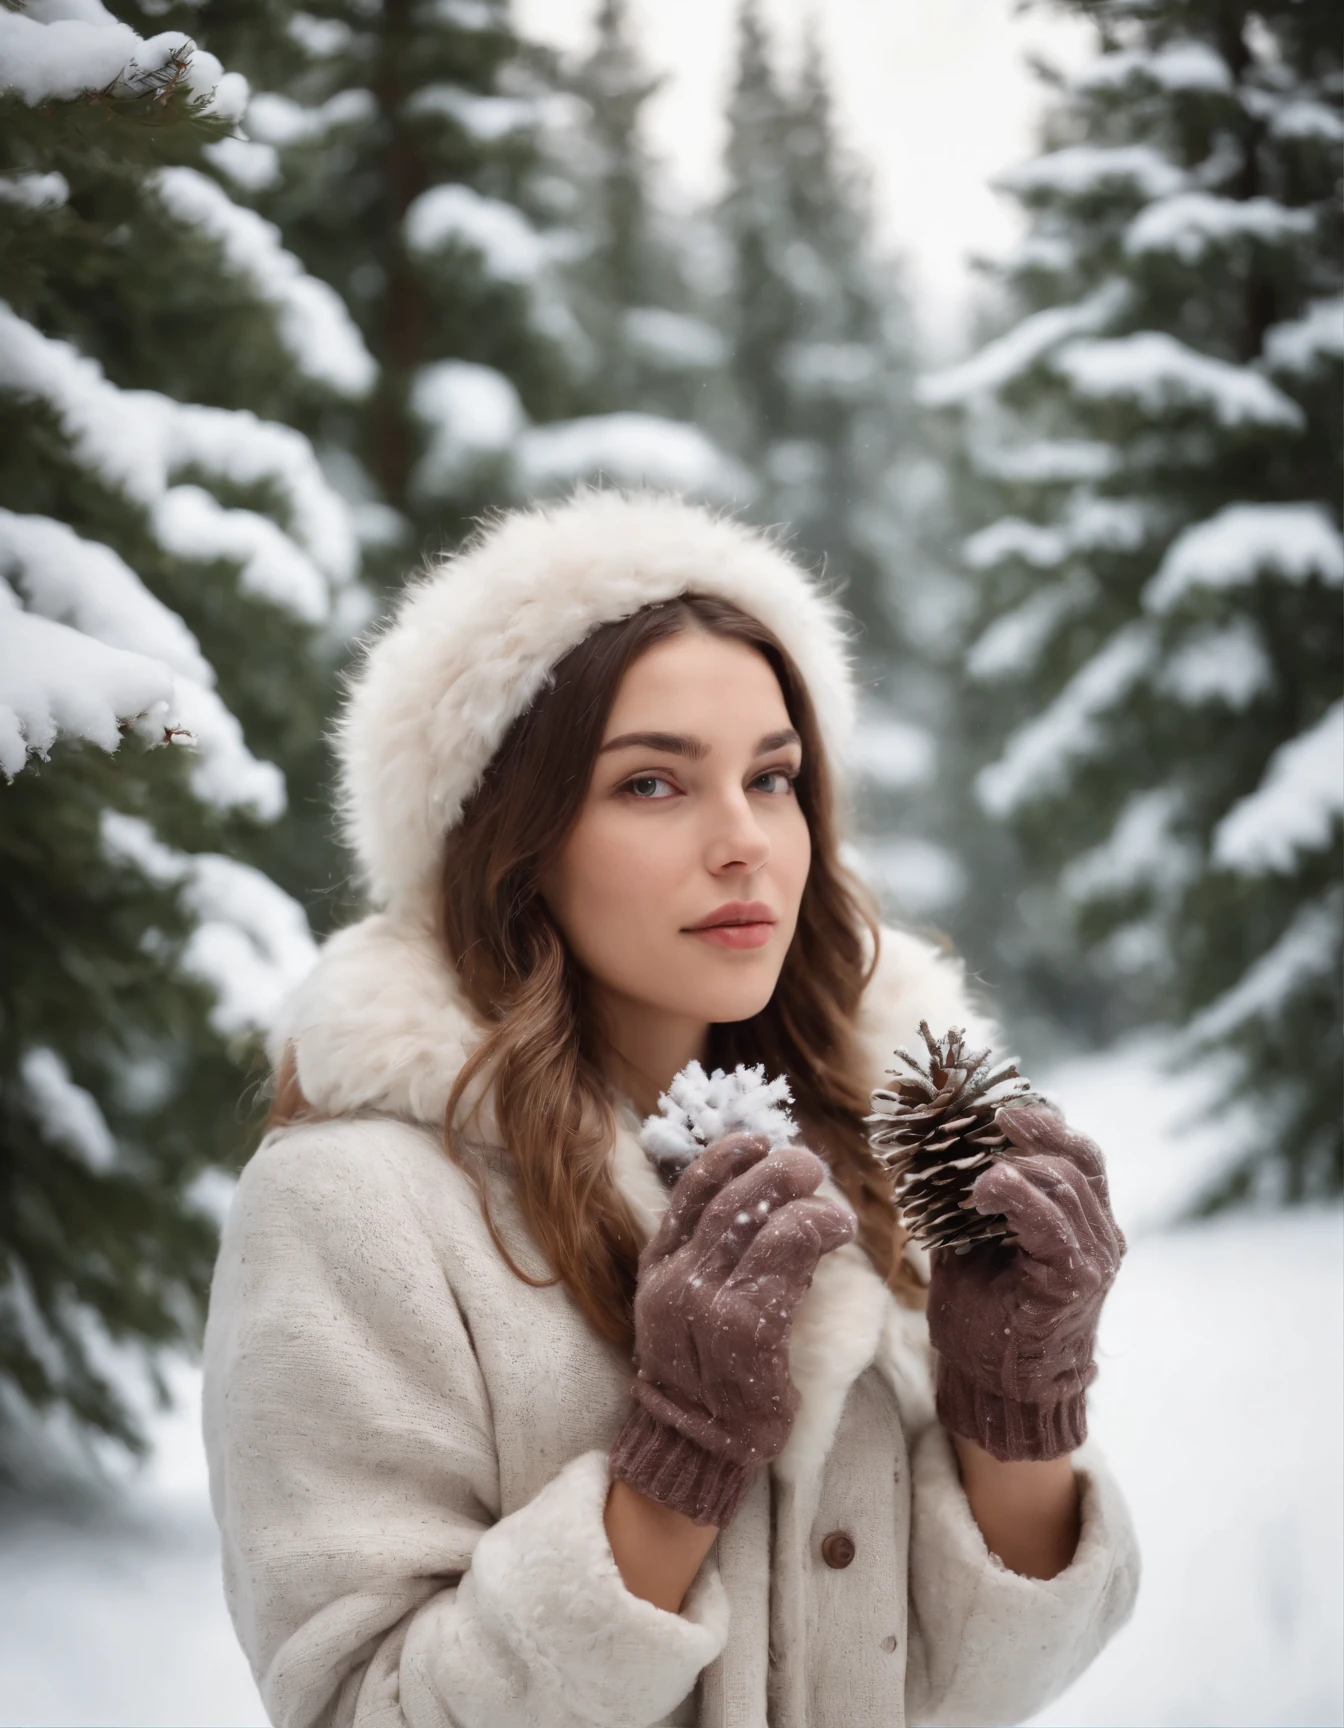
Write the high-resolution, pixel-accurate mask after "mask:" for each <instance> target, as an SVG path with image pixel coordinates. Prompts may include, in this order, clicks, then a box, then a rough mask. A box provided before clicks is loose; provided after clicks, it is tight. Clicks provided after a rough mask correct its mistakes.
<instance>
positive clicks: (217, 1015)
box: [100, 810, 317, 1038]
mask: <svg viewBox="0 0 1344 1728" xmlns="http://www.w3.org/2000/svg"><path fill="white" fill-rule="evenodd" d="M100 814H101V824H102V844H103V851H104V854H105V855H106V857H107V858H108V859H109V861H111V862H112V863H115V864H122V865H128V866H130V867H131V868H133V869H135V870H138V871H139V872H140V874H141V875H143V876H144V877H145V878H146V879H147V880H149V881H151V882H154V883H156V884H158V885H159V886H161V887H177V888H178V890H179V895H180V898H181V901H182V904H183V905H184V906H185V907H186V909H187V910H188V911H189V912H190V913H192V915H193V916H194V917H195V919H196V921H197V922H196V926H195V928H194V929H193V930H192V932H191V935H190V936H189V937H188V938H187V941H186V944H185V946H184V948H183V951H182V959H181V965H182V970H183V971H184V972H185V973H186V974H187V975H188V976H189V977H193V978H195V979H197V980H198V981H199V982H200V983H202V984H204V985H206V986H207V987H208V988H209V989H210V990H211V991H212V992H213V993H214V996H215V1004H214V1007H213V1008H212V1009H211V1011H210V1024H211V1025H212V1026H213V1027H214V1029H215V1031H216V1032H218V1033H220V1035H221V1036H223V1037H226V1038H240V1037H245V1036H247V1035H249V1034H252V1033H257V1032H261V1033H264V1032H267V1031H268V1030H269V1029H270V1027H271V1024H272V1022H273V1020H274V1018H275V1015H276V1012H277V1010H278V1009H279V1007H280V1004H281V1003H282V1002H283V1000H284V998H285V996H286V995H287V994H288V992H289V991H290V990H291V989H292V988H293V986H294V985H295V984H296V983H297V982H298V981H299V979H300V978H302V977H303V976H304V974H305V973H306V972H307V971H308V969H309V968H310V967H311V965H312V963H313V960H314V959H315V958H316V955H317V946H316V944H315V943H314V941H313V938H312V934H311V932H310V931H309V928H308V920H307V918H306V917H305V915H304V911H303V908H302V907H301V906H300V905H299V904H298V902H297V901H295V900H292V899H291V898H290V897H289V895H288V894H286V893H285V892H284V890H283V889H282V888H278V887H277V886H276V884H275V883H274V882H272V881H271V879H270V877H269V876H265V875H263V874H262V872H261V871H260V870H254V869H253V868H252V866H251V865H249V864H241V863H239V861H238V860H237V859H236V858H227V857H225V856H223V855H222V854H221V853H214V852H195V853H192V852H179V851H176V850H174V849H173V848H172V847H169V846H165V845H164V843H163V842H162V841H161V840H160V839H159V838H158V836H157V835H156V834H155V833H154V830H153V829H152V828H151V827H150V825H149V824H148V823H147V822H143V821H141V820H140V818H139V817H136V816H126V815H123V814H122V813H121V812H120V811H116V810H103V811H102V812H101V813H100Z"/></svg>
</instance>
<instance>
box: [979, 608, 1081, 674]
mask: <svg viewBox="0 0 1344 1728" xmlns="http://www.w3.org/2000/svg"><path fill="white" fill-rule="evenodd" d="M1084 598H1085V591H1084V590H1083V588H1082V587H1081V586H1080V585H1077V584H1073V583H1057V584H1054V585H1052V586H1050V587H1037V588H1035V589H1033V590H1032V592H1031V594H1030V595H1029V596H1028V597H1027V599H1025V600H1024V601H1023V602H1022V604H1021V605H1020V606H1015V607H1014V608H1013V610H1012V611H1011V612H1005V613H1004V614H1003V615H1002V616H1001V617H999V618H996V619H995V620H994V622H993V623H992V624H991V625H989V627H988V628H987V629H986V630H985V631H984V633H983V634H982V635H981V636H980V637H979V638H978V639H977V640H976V641H975V642H973V643H972V644H971V647H970V650H969V652H968V653H967V656H966V670H967V672H969V673H970V675H971V677H972V678H975V679H978V680H980V681H981V682H986V683H987V682H990V681H991V680H993V679H996V678H1009V677H1013V678H1020V677H1023V676H1025V675H1026V674H1027V673H1028V672H1030V671H1032V670H1033V669H1034V667H1035V666H1036V665H1037V664H1038V663H1039V661H1040V657H1041V654H1042V651H1043V650H1044V648H1045V645H1046V643H1047V642H1049V640H1050V638H1051V637H1052V636H1053V635H1054V633H1055V629H1056V626H1057V625H1059V624H1061V623H1062V622H1063V620H1064V619H1065V618H1067V617H1068V616H1069V614H1070V613H1071V612H1073V611H1076V610H1077V608H1078V606H1079V604H1080V603H1081V602H1082V600H1083V599H1084Z"/></svg>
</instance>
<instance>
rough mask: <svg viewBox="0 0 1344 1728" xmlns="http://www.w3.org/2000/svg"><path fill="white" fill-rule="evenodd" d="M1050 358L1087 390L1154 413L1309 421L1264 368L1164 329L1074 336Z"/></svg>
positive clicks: (1294, 423) (1255, 422)
mask: <svg viewBox="0 0 1344 1728" xmlns="http://www.w3.org/2000/svg"><path fill="white" fill-rule="evenodd" d="M1051 364H1052V365H1053V366H1054V367H1055V369H1056V370H1057V371H1059V372H1061V373H1062V374H1063V375H1064V376H1065V377H1066V378H1067V379H1068V380H1069V382H1070V383H1071V384H1072V385H1073V388H1074V389H1075V390H1076V391H1077V392H1078V394H1079V395H1080V396H1085V397H1091V398H1093V399H1094V400H1107V399H1109V400H1119V401H1125V400H1128V401H1131V402H1133V403H1135V404H1136V405H1137V406H1138V407H1140V408H1142V409H1143V410H1144V411H1145V412H1147V413H1150V414H1160V413H1163V412H1166V411H1168V410H1171V409H1177V408H1199V409H1203V410H1204V411H1205V412H1207V413H1209V414H1211V415H1212V416H1213V418H1214V419H1215V420H1216V421H1217V422H1218V423H1219V425H1221V426H1242V425H1252V426H1287V427H1291V428H1293V429H1294V430H1298V429H1299V428H1301V427H1302V426H1303V425H1304V424H1305V419H1304V416H1303V413H1302V410H1301V409H1300V408H1299V407H1298V405H1297V403H1296V402H1293V401H1292V400H1290V398H1289V397H1287V396H1285V395H1284V394H1283V392H1282V391H1281V390H1277V389H1275V387H1274V385H1272V384H1271V383H1270V382H1269V380H1268V379H1267V378H1264V377H1262V376H1261V375H1260V374H1259V373H1258V372H1252V371H1250V370H1249V369H1248V368H1247V367H1245V366H1233V365H1231V364H1229V363H1228V362H1227V361H1226V360H1214V359H1212V358H1210V357H1209V356H1208V355H1207V354H1200V353H1197V352H1196V351H1195V349H1193V348H1188V347H1186V345H1185V344H1184V343H1183V342H1178V341H1177V340H1176V338H1175V337H1174V336H1169V335H1167V333H1166V332H1165V331H1163V330H1141V331H1138V332H1136V333H1135V334H1134V335H1132V336H1119V337H1114V338H1112V339H1110V340H1103V341H1091V342H1088V341H1076V342H1072V343H1070V344H1069V345H1068V346H1067V347H1066V348H1063V349H1061V350H1060V351H1059V352H1058V353H1056V354H1054V355H1053V356H1052V358H1051Z"/></svg>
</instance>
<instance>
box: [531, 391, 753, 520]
mask: <svg viewBox="0 0 1344 1728" xmlns="http://www.w3.org/2000/svg"><path fill="white" fill-rule="evenodd" d="M516 465H517V474H518V482H519V485H520V486H521V487H522V488H523V490H524V491H525V492H529V493H531V492H543V491H545V492H549V491H556V490H560V489H564V488H568V487H569V486H571V485H572V484H573V483H574V482H575V481H577V480H582V479H586V478H592V477H596V476H598V475H603V476H605V477H606V478H608V479H610V480H614V481H615V482H616V483H617V484H618V485H622V486H641V485H648V486H653V487H659V488H662V489H664V490H667V491H676V492H687V493H690V494H693V495H694V496H696V497H700V498H707V499H712V500H716V501H723V502H725V503H728V502H734V501H736V502H739V503H743V502H745V501H746V500H748V499H749V498H750V497H751V495H752V492H753V490H754V486H753V483H752V480H751V476H750V475H749V474H747V473H746V471H745V470H744V469H742V468H740V467H739V466H738V465H737V463H735V462H734V461H732V459H731V458H730V457H728V456H726V455H725V454H724V453H723V451H722V450H720V449H719V448H718V446H717V445H715V444H713V443H711V442H710V440H709V439H708V438H707V437H706V436H705V434H704V433H703V432H702V431H701V430H700V428H699V427H698V426H691V425H689V424H687V423H686V422H685V421H682V420H665V419H663V418H662V417H661V416H659V415H657V414H633V413H631V414H594V415H591V416H589V417H587V418H586V419H581V420H561V421H557V422H556V423H555V424H553V425H550V426H537V427H534V428H533V429H532V430H530V431H527V432H524V433H523V435H522V437H521V438H520V439H519V441H518V447H517V456H516Z"/></svg>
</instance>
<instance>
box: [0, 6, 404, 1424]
mask: <svg viewBox="0 0 1344 1728" xmlns="http://www.w3.org/2000/svg"><path fill="white" fill-rule="evenodd" d="M146 10H147V11H150V10H151V9H149V8H147V9H146ZM153 11H155V12H156V11H157V8H154V9H153ZM69 12H70V14H71V16H72V18H73V19H74V21H75V22H77V23H78V25H79V28H78V30H75V31H66V30H63V29H61V28H60V26H61V25H62V24H63V23H64V22H65V19H63V18H62V15H61V7H60V6H59V5H58V4H55V3H48V4H44V6H43V7H42V9H41V16H40V18H39V17H29V16H25V15H24V14H23V13H22V12H13V11H5V12H3V13H0V88H2V89H3V95H0V120H2V121H3V124H2V125H0V258H3V260H4V264H3V270H4V286H3V292H4V295H5V297H6V298H5V300H4V302H3V303H0V608H3V621H2V623H0V768H3V771H4V773H5V775H6V777H7V779H8V781H9V784H8V786H7V787H4V788H0V804H3V809H4V820H3V823H2V824H0V835H2V836H3V838H2V839H0V932H3V935H2V936H0V1185H2V1186H3V1200H2V1201H0V1397H2V1398H3V1401H4V1405H5V1408H6V1411H7V1412H8V1414H9V1415H10V1416H16V1415H17V1414H18V1413H19V1412H21V1411H22V1410H23V1409H24V1408H25V1407H26V1408H28V1409H30V1410H31V1409H33V1408H36V1409H43V1410H48V1411H59V1412H63V1413H64V1414H65V1415H66V1416H68V1417H70V1418H72V1419H73V1422H74V1425H75V1426H76V1428H81V1427H84V1428H90V1429H93V1430H97V1431H101V1432H102V1433H105V1434H107V1435H111V1436H114V1437H116V1438H117V1439H119V1440H121V1441H123V1442H124V1443H126V1444H128V1445H130V1446H132V1447H135V1446H137V1445H138V1444H139V1442H140V1434H139V1427H138V1419H137V1410H136V1408H135V1405H136V1399H135V1397H134V1396H133V1395H132V1394H131V1393H130V1392H129V1391H128V1386H127V1380H126V1374H127V1368H128V1364H131V1363H134V1362H135V1361H137V1360H138V1359H140V1357H141V1355H142V1354H143V1353H144V1352H146V1351H148V1359H149V1361H150V1363H151V1372H152V1373H153V1374H157V1370H155V1369H153V1367H152V1364H153V1361H154V1353H155V1352H156V1351H158V1350H159V1349H161V1348H163V1347H169V1346H178V1345H181V1344H184V1343H186V1344H189V1343H190V1342H192V1341H193V1340H194V1338H195V1335H196V1332H197V1328H198V1326H199V1323H200V1319H201V1314H202V1310H203V1301H204V1296H205V1291H206V1286H207V1283H208V1278H209V1273H210V1269H211V1265H212V1263H213V1257H214V1249H215V1240H216V1235H215V1232H216V1220H215V1210H216V1208H215V1207H214V1206H213V1205H212V1199H217V1198H218V1197H219V1194H220V1183H221V1182H222V1181H224V1180H225V1177H224V1173H225V1172H228V1171H229V1170H231V1169H233V1168H236V1167H237V1165H238V1163H239V1161H240V1159H241V1157H242V1155H243V1153H244V1150H245V1146H246V1132H245V1128H244V1124H243V1122H242V1121H241V1120H240V1114H246V1112H245V1111H243V1112H241V1113H240V1106H239V1093H240V1091H241V1089H242V1086H243V1081H244V1074H245V1068H246V1066H247V1065H248V1063H249V1061H250V1059H251V1058H252V1056H253V1055H254V1054H255V1053H256V1045H257V1038H258V1034H259V1033H260V1032H261V1031H263V1030H264V1028H265V1026H266V1024H267V1021H268V1019H269V1016H270V1013H271V1010H272V1009H273V1007H274V1005H275V1001H276V998H277V996H278V994H279V992H280V991H281V990H282V989H284V988H285V987H286V986H287V984H288V982H289V981H290V980H292V978H293V977H294V976H295V974H296V973H298V972H299V971H301V970H302V969H303V968H304V967H305V966H306V964H307V963H308V960H309V958H310V957H311V953H312V939H311V937H310V935H309V932H308V925H307V921H306V919H305V916H304V913H303V911H302V909H301V908H300V906H299V905H297V904H296V903H295V901H294V900H293V899H291V898H290V895H289V894H288V893H286V892H285V887H289V888H291V889H296V890H297V889H298V888H299V887H300V886H305V887H307V886H310V885H312V884H314V883H319V882H320V881H321V880H322V878H323V874H324V873H325V872H326V871H328V870H329V869H330V865H329V864H328V863H327V862H326V860H327V859H328V858H329V855H330V854H329V851H328V844H329V843H328V840H327V837H326V834H325V820H324V819H323V818H322V817H320V816H319V815H318V814H317V813H316V806H315V804H314V801H313V797H312V793H311V791H309V790H308V788H310V786H311V784H312V781H313V778H314V768H313V764H314V763H315V762H316V761H317V759H318V752H319V731H320V726H321V723H322V720H323V718H324V716H325V714H326V711H327V709H328V707H329V703H330V697H331V685H332V682H333V666H334V663H335V659H336V656H337V654H338V652H339V647H340V643H341V640H342V638H343V636H344V634H345V632H346V630H347V629H348V627H349V625H350V624H351V623H354V622H357V621H362V617H363V610H362V603H361V591H360V589H359V586H358V583H357V581H356V577H357V561H356V548H355V543H354V539H353V535H352V533H351V530H350V525H349V521H348V517H347V514H346V511H345V509H344V506H343V504H342V502H341V499H340V498H339V497H338V496H337V495H336V494H335V493H334V492H333V491H332V489H331V488H330V487H329V486H328V485H327V484H326V482H325V481H324V479H323V477H322V474H321V471H320V469H319V467H318V464H317V462H316V459H315V457H314V454H313V451H312V448H311V446H310V444H309V443H308V442H307V440H306V439H305V438H304V437H303V436H302V435H301V434H300V433H299V432H298V431H296V430H295V429H294V428H293V426H291V425H288V424H284V423H282V421H283V420H284V419H285V418H292V417H295V416H297V415H298V414H299V413H300V412H301V411H304V405H305V404H309V405H310V406H312V405H316V404H318V403H320V402H322V401H324V400H328V399H331V398H332V396H333V393H334V391H335V390H344V391H350V392H358V391H359V390H363V389H367V387H368V385H369V384H370V383H371V381H372V363H371V361H370V359H369V357H368V355H367V353H366V351H365V350H364V347H363V344H362V342H361V341H360V339H359V337H358V335H357V333H356V331H355V330H354V327H353V325H352V324H351V323H350V321H349V319H348V317H347V316H346V314H345V312H344V309H343V308H342V307H341V305H340V303H339V301H338V300H337V299H336V297H335V295H334V294H332V292H331V291H330V290H329V289H327V288H325V287H324V285H323V284H320V283H317V282H315V281H313V280H312V279H311V278H309V277H307V276H306V275H305V274H304V272H303V271H302V270H301V268H300V267H299V265H298V263H297V261H296V260H295V259H294V258H293V257H292V256H290V255H289V254H287V253H285V252H284V251H283V250H282V249H281V247H280V246H279V244H278V242H277V239H276V236H275V233H274V231H273V230H271V229H269V228H268V227H267V226H266V225H265V224H263V223H261V222H260V221H259V219H258V218H257V217H256V216H255V215H253V214H252V213H251V212H250V211H247V210H244V209H242V208H240V207H238V206H237V205H235V204H233V203H232V202H231V201H230V200H229V199H228V197H227V196H226V195H225V194H224V193H223V191H222V189H221V187H220V186H219V184H218V182H217V181H216V180H215V179H214V178H213V177H212V175H211V173H210V172H209V168H208V157H207V155H206V152H207V151H209V150H211V149H212V148H213V147H214V145H215V144H216V143H218V142H219V141H220V140H221V139H222V138H224V137H227V136H228V135H229V133H230V132H231V130H232V128H233V125H234V120H235V118H236V112H237V109H238V107H239V106H240V105H241V102H242V100H243V99H245V96H246V89H245V86H243V84H242V81H241V80H240V79H238V78H237V77H236V76H231V75H228V74H224V73H223V72H222V69H221V68H220V66H219V64H218V63H217V62H215V61H214V60H213V59H212V57H211V56H210V55H209V54H206V53H201V52H198V51H196V50H195V48H194V47H193V44H192V42H191V41H190V40H189V39H188V38H186V37H184V36H182V35H180V34H179V33H175V32H171V31H169V32H162V31H161V32H159V33H158V34H157V35H153V36H148V32H144V33H143V34H142V33H139V32H137V31H136V30H134V29H132V28H131V26H130V24H129V23H125V22H120V21H118V20H116V19H114V18H113V17H112V16H111V15H110V14H109V13H106V12H100V9H99V8H97V7H96V6H90V5H89V4H88V0H81V4H79V5H78V6H75V5H71V6H70V8H69ZM136 21H137V22H139V19H138V18H137V20H136ZM142 30H143V26H142ZM147 36H148V39H146V37H147ZM314 411H316V409H315V407H314ZM193 738H194V744H192V739H193ZM169 739H171V740H173V741H174V742H175V743H178V744H186V745H188V748H185V749H173V748H155V747H153V746H155V745H163V744H164V743H165V741H166V740H169ZM146 745H148V746H151V747H150V748H146ZM287 780H288V781H289V784H288V787H287ZM282 883H283V884H284V886H281V884H282Z"/></svg>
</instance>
